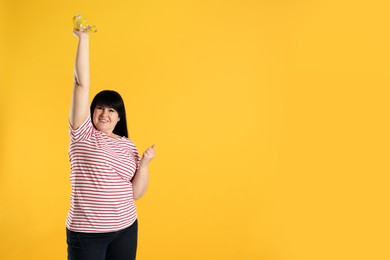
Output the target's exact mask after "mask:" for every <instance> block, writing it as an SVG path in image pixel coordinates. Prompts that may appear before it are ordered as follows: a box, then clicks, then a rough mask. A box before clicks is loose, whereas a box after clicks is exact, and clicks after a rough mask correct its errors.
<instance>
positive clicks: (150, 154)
mask: <svg viewBox="0 0 390 260" xmlns="http://www.w3.org/2000/svg"><path fill="white" fill-rule="evenodd" d="M154 146H155V145H152V146H151V147H149V148H148V149H146V151H145V152H144V153H143V155H142V158H141V162H140V166H147V165H148V164H149V163H150V161H151V160H152V159H153V158H154V156H156V154H155V152H154Z"/></svg>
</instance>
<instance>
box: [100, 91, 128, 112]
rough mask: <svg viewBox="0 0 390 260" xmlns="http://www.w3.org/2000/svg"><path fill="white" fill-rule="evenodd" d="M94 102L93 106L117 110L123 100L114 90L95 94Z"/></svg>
mask: <svg viewBox="0 0 390 260" xmlns="http://www.w3.org/2000/svg"><path fill="white" fill-rule="evenodd" d="M94 103H95V104H94V105H95V106H101V107H110V108H113V109H115V110H117V111H118V110H120V108H121V106H122V104H123V101H122V98H121V97H120V96H119V95H118V94H117V93H116V92H111V91H103V92H101V93H99V94H97V95H96V97H95V100H94Z"/></svg>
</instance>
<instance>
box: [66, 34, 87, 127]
mask: <svg viewBox="0 0 390 260" xmlns="http://www.w3.org/2000/svg"><path fill="white" fill-rule="evenodd" d="M73 34H74V35H75V36H76V37H77V38H78V40H79V42H78V45H77V54H76V61H75V68H74V87H73V96H72V103H71V106H70V114H69V122H70V124H71V126H72V128H73V129H77V128H78V127H79V126H80V125H81V124H82V123H83V122H84V121H85V119H87V117H88V115H89V84H90V82H89V34H88V32H84V29H83V28H80V30H76V29H74V30H73Z"/></svg>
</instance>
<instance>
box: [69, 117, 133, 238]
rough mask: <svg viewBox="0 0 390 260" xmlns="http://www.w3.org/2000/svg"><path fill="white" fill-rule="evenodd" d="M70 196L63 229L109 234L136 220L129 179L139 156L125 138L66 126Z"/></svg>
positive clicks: (86, 126)
mask: <svg viewBox="0 0 390 260" xmlns="http://www.w3.org/2000/svg"><path fill="white" fill-rule="evenodd" d="M69 131H70V146H69V159H70V165H71V174H70V182H71V184H72V193H71V196H70V202H71V204H70V209H69V212H68V217H67V219H66V227H67V228H68V229H69V230H72V231H76V232H89V233H102V232H113V231H118V230H120V229H123V228H126V227H128V226H130V225H131V224H133V222H134V221H135V220H136V218H137V212H136V206H135V203H134V198H133V188H132V183H131V179H132V178H133V176H134V174H135V172H136V170H137V168H138V166H139V160H140V156H139V154H138V151H137V148H136V146H135V145H134V143H133V142H132V141H131V140H129V139H127V138H126V137H121V138H113V137H111V136H109V135H107V134H105V133H103V132H101V131H99V130H97V129H95V127H94V126H93V125H92V122H91V118H90V117H88V118H87V120H86V121H85V122H84V123H83V124H82V125H81V126H80V127H79V128H77V129H76V130H73V129H72V127H71V126H70V125H69Z"/></svg>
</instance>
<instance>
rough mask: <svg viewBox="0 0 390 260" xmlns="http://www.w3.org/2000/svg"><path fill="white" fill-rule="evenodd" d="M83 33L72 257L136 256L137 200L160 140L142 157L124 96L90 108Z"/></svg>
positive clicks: (102, 98)
mask: <svg viewBox="0 0 390 260" xmlns="http://www.w3.org/2000/svg"><path fill="white" fill-rule="evenodd" d="M73 34H74V35H75V36H76V37H77V38H78V47H77V54H76V62H75V82H74V88H73V98H72V104H71V108H70V116H69V128H70V140H71V141H70V147H69V158H70V164H71V177H70V180H71V184H72V193H71V197H70V199H71V206H70V210H69V213H68V217H67V220H66V228H67V229H66V231H67V233H66V234H67V244H68V259H72V260H87V259H88V260H104V259H115V260H121V259H126V260H129V259H135V256H136V250H137V233H138V222H137V213H136V206H135V203H134V200H136V199H139V198H141V197H142V196H143V195H144V193H145V191H146V189H147V186H148V164H149V163H150V161H151V160H152V159H153V157H154V156H155V153H154V145H153V146H151V147H150V148H148V149H147V150H146V151H145V152H144V154H143V156H142V158H140V157H139V154H138V152H137V148H136V146H135V145H134V143H133V142H132V141H131V140H129V139H128V138H127V137H128V135H127V125H126V112H125V107H124V103H123V100H122V98H121V96H120V95H119V94H118V93H117V92H115V91H109V90H106V91H102V92H100V93H99V94H97V95H96V96H95V98H94V99H93V101H92V104H91V106H90V107H89V34H88V33H87V32H85V31H84V29H83V28H80V30H74V31H73Z"/></svg>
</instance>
